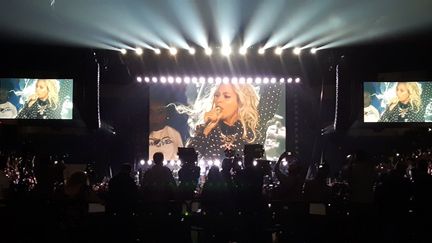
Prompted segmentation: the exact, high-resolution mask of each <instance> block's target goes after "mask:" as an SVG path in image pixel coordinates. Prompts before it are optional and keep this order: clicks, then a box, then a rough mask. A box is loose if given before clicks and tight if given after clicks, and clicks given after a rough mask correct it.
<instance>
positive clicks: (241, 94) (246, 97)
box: [169, 84, 261, 143]
mask: <svg viewBox="0 0 432 243" xmlns="http://www.w3.org/2000/svg"><path fill="white" fill-rule="evenodd" d="M229 85H231V87H232V88H233V90H234V92H235V94H236V95H237V102H238V104H239V106H238V111H237V112H238V117H239V121H240V123H241V125H242V128H243V136H242V138H243V139H245V140H246V141H247V142H248V143H252V142H254V141H255V140H256V139H257V138H258V137H259V136H260V135H261V134H260V133H259V129H258V126H259V113H258V103H259V96H258V94H257V92H256V91H255V88H254V87H253V86H252V85H250V84H229ZM219 86H220V85H217V86H215V87H213V88H211V89H207V90H205V89H204V88H203V87H202V88H201V90H202V91H203V92H204V93H205V94H204V95H202V96H201V97H200V95H198V97H197V99H196V101H195V102H194V104H193V105H192V106H185V105H174V104H169V105H174V107H175V109H176V110H177V112H178V113H180V114H187V115H189V119H188V124H189V127H190V128H191V130H192V131H193V130H195V128H196V126H197V125H199V124H204V113H205V112H207V111H209V110H211V109H213V108H214V107H215V103H214V94H215V93H216V91H217V90H218V88H219ZM200 93H201V92H200ZM209 125H210V124H209ZM209 125H208V126H209ZM248 130H250V131H251V132H252V134H253V136H252V138H248V136H247V135H248V134H247V132H248Z"/></svg>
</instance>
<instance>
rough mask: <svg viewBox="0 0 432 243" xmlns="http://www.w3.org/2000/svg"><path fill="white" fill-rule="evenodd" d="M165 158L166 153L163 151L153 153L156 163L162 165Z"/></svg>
mask: <svg viewBox="0 0 432 243" xmlns="http://www.w3.org/2000/svg"><path fill="white" fill-rule="evenodd" d="M163 160H164V155H163V153H161V152H157V153H154V155H153V162H154V163H155V165H162V162H163Z"/></svg>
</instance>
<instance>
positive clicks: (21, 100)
mask: <svg viewBox="0 0 432 243" xmlns="http://www.w3.org/2000/svg"><path fill="white" fill-rule="evenodd" d="M72 118H73V80H72V79H33V78H0V119H30V120H31V119H37V120H39V119H42V120H58V119H65V120H71V119H72Z"/></svg>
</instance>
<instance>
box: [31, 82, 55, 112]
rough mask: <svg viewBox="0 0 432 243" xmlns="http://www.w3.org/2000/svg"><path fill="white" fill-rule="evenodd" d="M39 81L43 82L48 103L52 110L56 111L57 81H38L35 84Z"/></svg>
mask: <svg viewBox="0 0 432 243" xmlns="http://www.w3.org/2000/svg"><path fill="white" fill-rule="evenodd" d="M40 81H43V82H44V83H45V85H46V87H47V90H48V103H49V104H50V107H51V108H52V109H54V110H55V109H57V105H58V102H59V91H60V84H59V82H58V81H57V79H38V81H37V82H36V84H37V83H38V82H40Z"/></svg>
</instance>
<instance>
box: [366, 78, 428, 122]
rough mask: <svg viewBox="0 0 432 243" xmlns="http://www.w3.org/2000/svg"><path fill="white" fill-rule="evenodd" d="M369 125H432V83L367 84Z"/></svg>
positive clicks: (367, 117) (367, 120)
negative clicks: (380, 123)
mask: <svg viewBox="0 0 432 243" xmlns="http://www.w3.org/2000/svg"><path fill="white" fill-rule="evenodd" d="M363 99H364V106H363V108H364V115H363V121H364V122H365V123H376V122H385V123H407V122H413V123H423V122H432V82H427V81H412V82H365V83H364V84H363Z"/></svg>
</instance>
